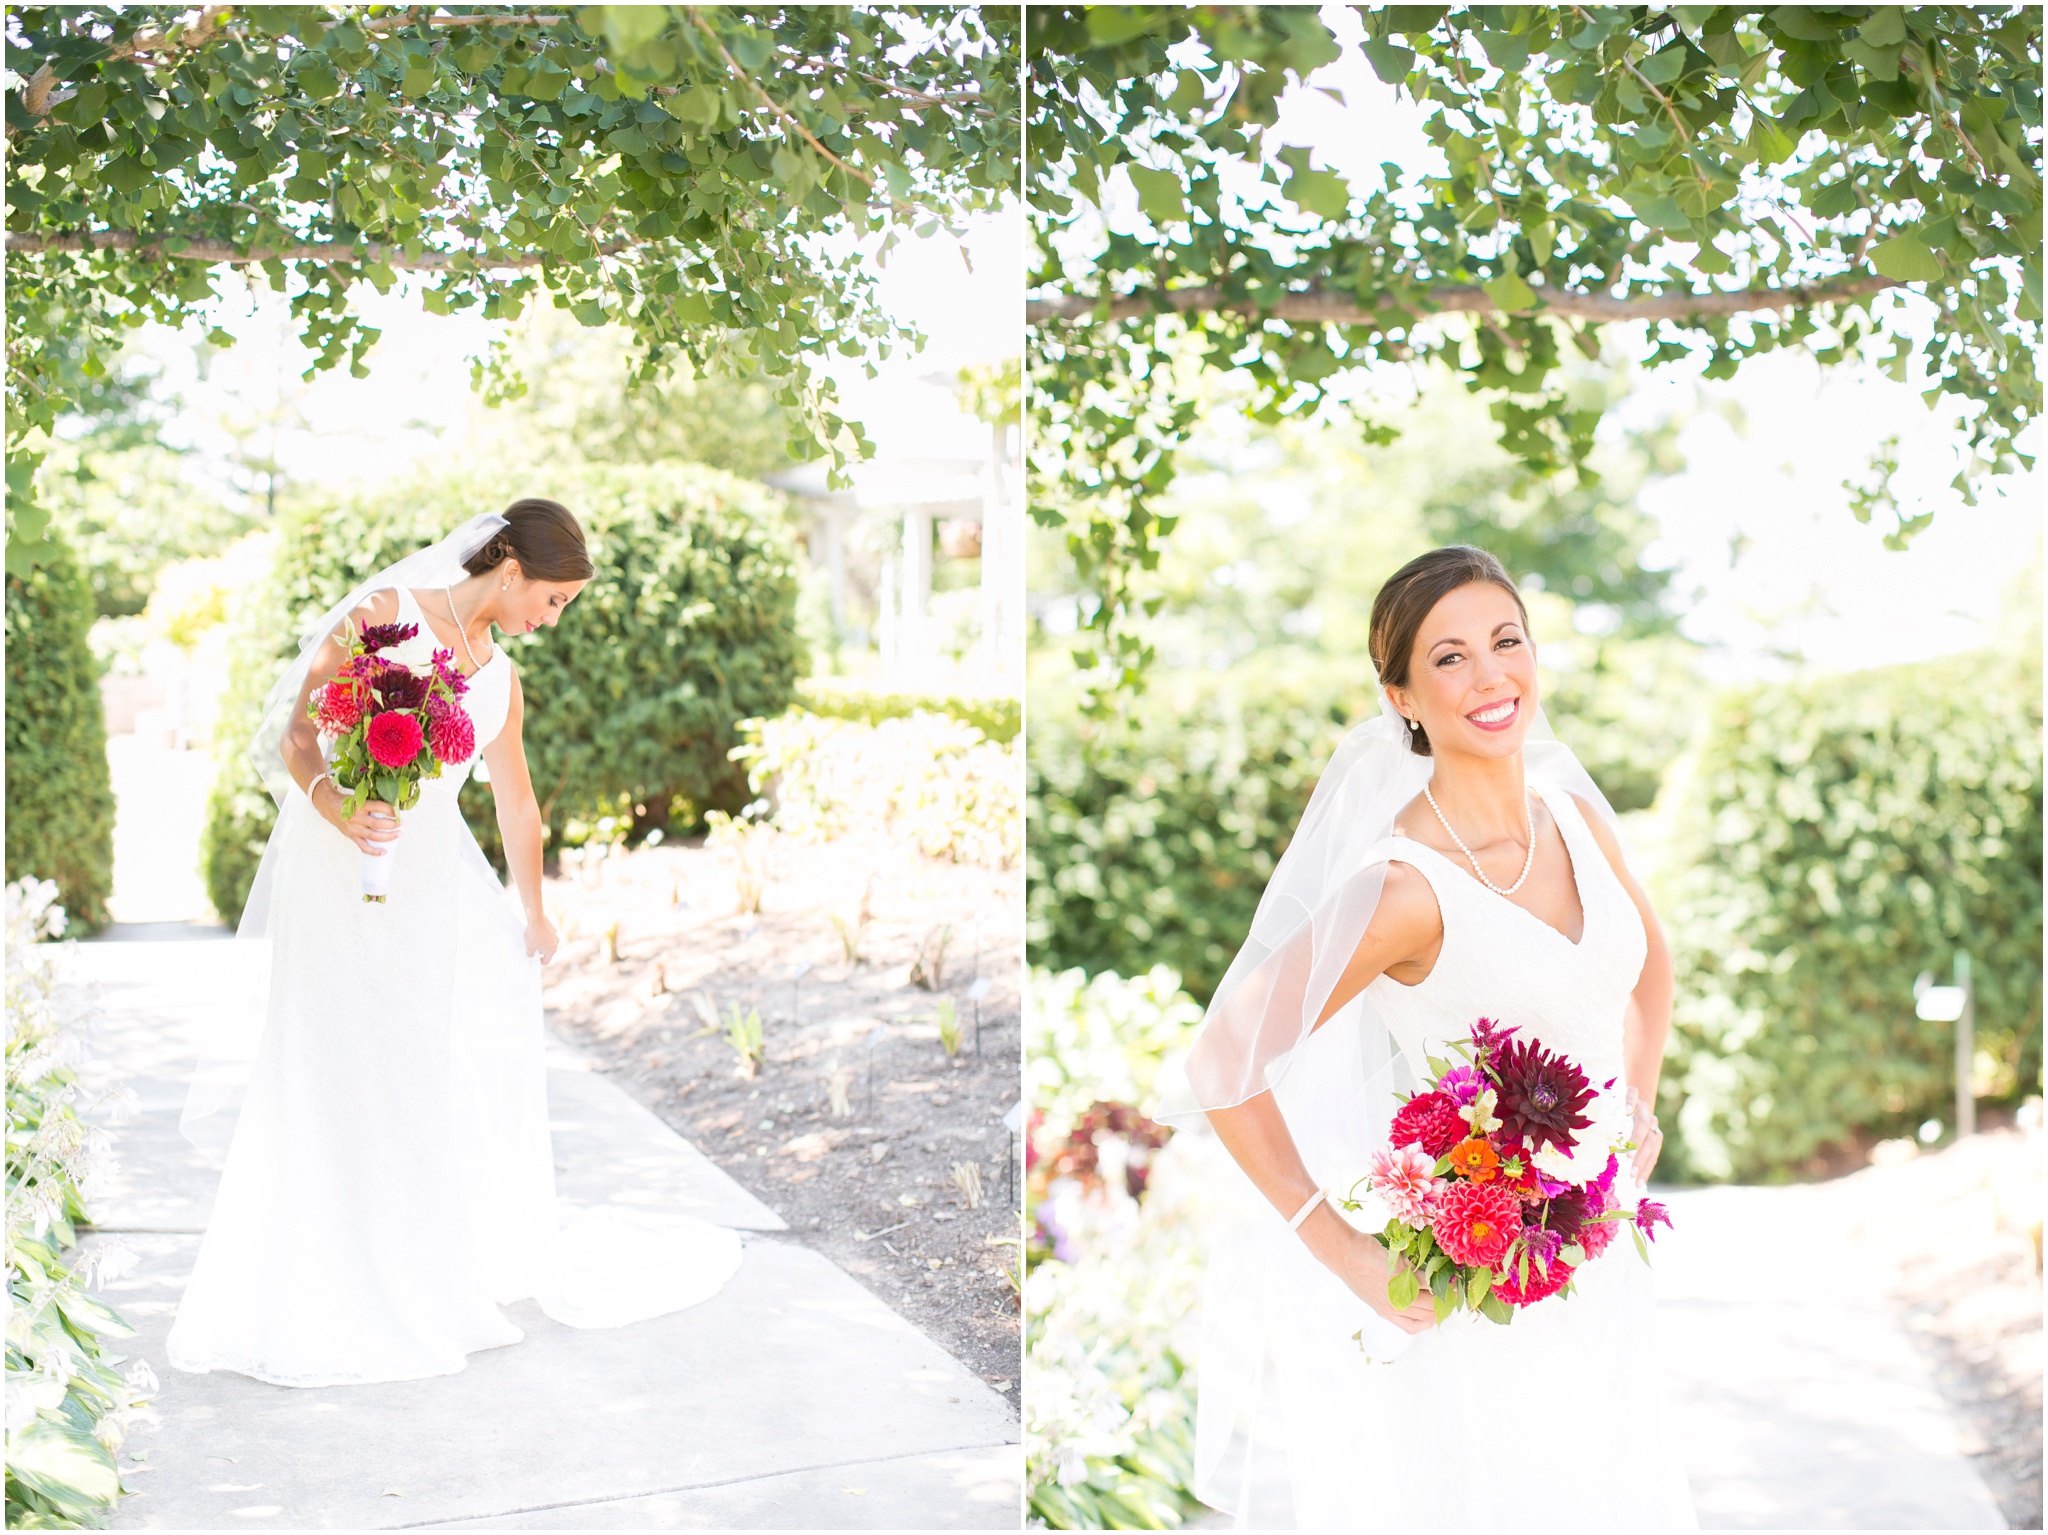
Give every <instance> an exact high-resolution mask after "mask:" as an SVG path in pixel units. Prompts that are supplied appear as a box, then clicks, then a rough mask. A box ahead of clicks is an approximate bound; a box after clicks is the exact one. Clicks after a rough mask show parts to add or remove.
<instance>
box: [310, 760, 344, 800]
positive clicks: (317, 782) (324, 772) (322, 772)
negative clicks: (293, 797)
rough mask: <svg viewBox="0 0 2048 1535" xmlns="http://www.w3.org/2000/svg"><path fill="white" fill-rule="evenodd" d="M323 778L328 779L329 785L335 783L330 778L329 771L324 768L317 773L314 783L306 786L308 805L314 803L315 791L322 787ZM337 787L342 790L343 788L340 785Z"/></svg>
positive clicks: (336, 785)
mask: <svg viewBox="0 0 2048 1535" xmlns="http://www.w3.org/2000/svg"><path fill="white" fill-rule="evenodd" d="M323 778H326V779H327V781H328V782H329V783H334V780H333V779H332V778H329V777H328V773H327V769H325V768H322V769H321V770H320V771H319V772H317V773H315V774H314V775H313V781H312V782H311V783H309V784H307V785H306V803H307V804H309V805H310V804H312V803H313V791H314V790H315V789H317V788H319V787H320V780H321V779H323ZM335 787H336V788H340V787H341V786H340V785H339V784H335Z"/></svg>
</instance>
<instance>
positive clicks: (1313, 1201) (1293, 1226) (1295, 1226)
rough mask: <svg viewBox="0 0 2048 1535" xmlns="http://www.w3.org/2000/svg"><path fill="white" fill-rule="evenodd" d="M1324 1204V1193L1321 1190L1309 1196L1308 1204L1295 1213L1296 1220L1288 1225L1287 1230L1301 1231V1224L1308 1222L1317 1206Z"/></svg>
mask: <svg viewBox="0 0 2048 1535" xmlns="http://www.w3.org/2000/svg"><path fill="white" fill-rule="evenodd" d="M1322 1202H1323V1191H1322V1190H1321V1189H1317V1190H1316V1191H1315V1192H1314V1193H1313V1194H1311V1195H1309V1196H1308V1203H1307V1204H1305V1205H1303V1206H1302V1207H1301V1208H1300V1209H1299V1210H1296V1211H1295V1212H1294V1219H1293V1220H1291V1221H1289V1222H1288V1223H1287V1229H1288V1230H1289V1231H1299V1230H1301V1223H1302V1222H1303V1221H1305V1220H1307V1219H1308V1218H1309V1216H1310V1215H1312V1214H1314V1213H1315V1208H1316V1206H1317V1205H1319V1204H1321V1203H1322Z"/></svg>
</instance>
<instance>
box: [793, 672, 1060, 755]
mask: <svg viewBox="0 0 2048 1535" xmlns="http://www.w3.org/2000/svg"><path fill="white" fill-rule="evenodd" d="M796 701H797V703H798V704H800V705H801V706H802V707H803V708H805V709H806V710H808V711H809V712H810V713H812V714H816V715H819V716H821V717H823V718H825V719H840V720H855V721H858V722H859V723H860V724H863V725H877V724H880V723H881V722H882V721H883V720H895V719H907V718H908V717H909V716H911V715H913V714H916V713H919V712H920V711H921V712H923V713H925V714H945V715H950V716H952V718H954V719H956V720H958V721H960V723H961V724H963V725H972V726H973V727H974V728H975V729H976V730H979V731H980V732H981V733H982V734H983V735H985V736H987V737H988V738H989V739H990V740H991V741H994V742H995V743H996V744H997V745H999V746H1007V745H1009V744H1010V742H1012V741H1014V740H1016V738H1017V733H1018V731H1020V730H1022V729H1023V728H1024V703H1023V700H1022V699H1017V698H997V697H989V696H987V695H984V694H979V693H900V692H885V691H881V690H879V689H875V688H863V687H857V686H854V685H852V684H849V683H840V682H836V681H834V680H833V679H831V678H829V677H806V678H804V679H803V680H802V681H801V682H799V683H798V684H797V685H796Z"/></svg>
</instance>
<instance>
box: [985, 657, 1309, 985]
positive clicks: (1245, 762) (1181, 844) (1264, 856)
mask: <svg viewBox="0 0 2048 1535" xmlns="http://www.w3.org/2000/svg"><path fill="white" fill-rule="evenodd" d="M1145 714H1146V719H1145V720H1144V721H1142V722H1140V723H1138V724H1136V725H1134V726H1132V727H1130V728H1126V727H1125V726H1124V725H1122V724H1121V723H1117V724H1111V725H1109V726H1107V727H1102V726H1094V725H1091V724H1088V723H1086V722H1081V721H1076V720H1074V719H1072V718H1064V719H1063V718H1061V717H1060V716H1059V715H1057V714H1054V713H1052V712H1051V711H1049V710H1040V711H1037V712H1035V713H1034V714H1033V716H1032V729H1031V751H1030V759H1029V763H1028V767H1027V778H1026V795H1027V799H1028V807H1029V808H1028V811H1027V820H1026V825H1025V866H1026V869H1027V871H1028V874H1027V878H1028V882H1029V883H1028V888H1029V891H1030V896H1029V904H1028V916H1027V921H1028V924H1029V925H1028V927H1027V929H1026V933H1027V941H1028V944H1029V952H1030V958H1031V961H1032V963H1033V964H1042V965H1048V966H1057V967H1059V968H1062V969H1064V968H1066V967H1068V966H1079V967H1080V968H1081V969H1083V970H1087V971H1091V972H1093V971H1101V970H1113V971H1116V972H1118V973H1120V974H1135V973H1139V972H1142V971H1145V970H1147V969H1149V968H1150V967H1151V966H1153V965H1155V964H1161V965H1166V966H1169V967H1171V968H1172V969H1174V970H1177V971H1178V972H1179V973H1180V974H1181V975H1182V977H1183V978H1184V981H1185V984H1186V986H1187V989H1188V990H1189V991H1190V992H1192V993H1193V994H1194V995H1195V996H1196V997H1198V998H1200V999H1202V1000H1205V1001H1206V1000H1207V998H1208V996H1209V994H1210V992H1211V991H1213V990H1214V989H1215V987H1216V983H1217V982H1218V981H1220V980H1221V979H1222V978H1223V972H1224V969H1225V968H1226V967H1227V966H1228V965H1229V963H1230V958H1231V956H1232V955H1233V954H1235V953H1236V952H1237V947H1238V945H1239V944H1240V943H1242V942H1243V941H1244V935H1245V934H1246V932H1248V931H1249V930H1250V928H1251V921H1252V913H1253V912H1254V911H1256V910H1257V909H1258V904H1259V896H1260V894H1261V893H1262V892H1263V891H1264V890H1265V888H1266V880H1267V878H1268V877H1269V876H1270V875H1271V874H1272V872H1273V865H1274V864H1275V862H1276V861H1277V860H1278V859H1279V856H1280V853H1281V851H1282V850H1283V849H1284V848H1285V847H1286V845H1287V839H1288V838H1289V837H1290V836H1291V835H1292V834H1293V831H1294V826H1295V823H1296V822H1297V821H1298V820H1300V818H1301V812H1302V810H1303V809H1304V807H1306V806H1307V804H1308V797H1309V795H1310V794H1311V793H1312V792H1313V791H1314V789H1315V782H1316V777H1317V775H1318V774H1319V773H1320V772H1321V771H1322V766H1323V763H1324V762H1325V761H1326V760H1327V759H1328V756H1329V753H1330V750H1331V748H1332V747H1333V746H1334V745H1335V744H1336V741H1337V738H1338V736H1339V734H1340V733H1341V731H1342V724H1341V720H1340V718H1339V717H1337V715H1336V714H1335V711H1331V710H1318V709H1316V708H1314V707H1312V706H1310V705H1307V704H1293V705H1289V704H1287V703H1285V702H1279V703H1276V702H1273V701H1264V702H1261V703H1258V704H1251V703H1248V702H1239V701H1238V700H1237V699H1235V698H1234V697H1231V696H1229V695H1225V694H1221V693H1216V692H1210V693H1207V694H1205V695H1203V696H1202V697H1200V698H1199V699H1198V700H1197V701H1196V702H1195V704H1194V706H1193V707H1190V708H1186V709H1176V708H1155V709H1147V710H1146V711H1145Z"/></svg>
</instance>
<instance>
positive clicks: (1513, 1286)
mask: <svg viewBox="0 0 2048 1535" xmlns="http://www.w3.org/2000/svg"><path fill="white" fill-rule="evenodd" d="M1563 1245H1564V1243H1563V1241H1562V1240H1561V1239H1560V1238H1559V1236H1558V1234H1557V1233H1556V1232H1555V1231H1546V1230H1544V1229H1543V1228H1542V1227H1541V1226H1524V1227H1523V1228H1522V1245H1521V1246H1520V1247H1519V1248H1517V1249H1516V1250H1515V1254H1514V1256H1513V1257H1511V1258H1509V1259H1508V1260H1507V1261H1506V1262H1505V1263H1503V1264H1502V1265H1501V1266H1500V1269H1499V1271H1497V1272H1496V1273H1495V1274H1494V1276H1493V1293H1494V1294H1495V1295H1498V1296H1499V1297H1500V1298H1501V1299H1502V1300H1504V1301H1506V1302H1507V1303H1508V1304H1509V1305H1510V1306H1533V1305H1535V1304H1536V1302H1538V1301H1540V1300H1543V1299H1544V1298H1545V1297H1547V1296H1551V1295H1555V1294H1556V1293H1557V1292H1558V1291H1559V1290H1562V1289H1563V1288H1564V1286H1565V1281H1566V1280H1568V1279H1570V1278H1571V1277H1572V1266H1571V1265H1570V1264H1569V1263H1566V1262H1565V1261H1564V1260H1563V1259H1561V1258H1559V1257H1558V1255H1557V1254H1558V1250H1559V1249H1560V1248H1561V1247H1563ZM1525 1257H1526V1259H1527V1260H1528V1261H1527V1262H1526V1263H1525V1262H1524V1261H1523V1260H1524V1258H1525ZM1525 1276H1526V1277H1525Z"/></svg>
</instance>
